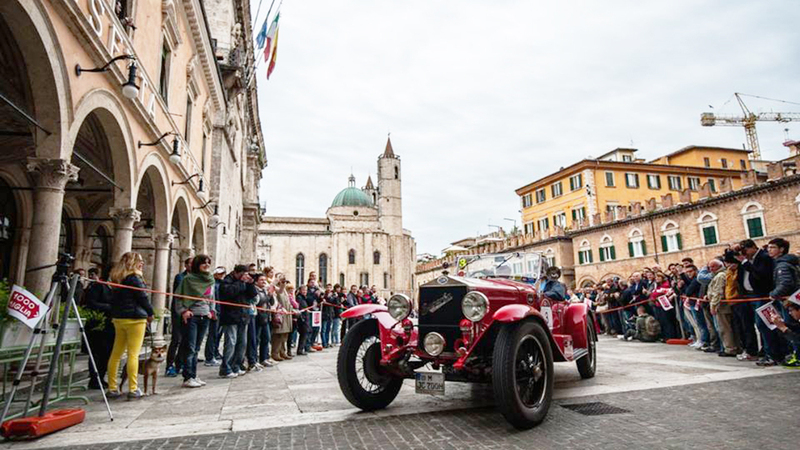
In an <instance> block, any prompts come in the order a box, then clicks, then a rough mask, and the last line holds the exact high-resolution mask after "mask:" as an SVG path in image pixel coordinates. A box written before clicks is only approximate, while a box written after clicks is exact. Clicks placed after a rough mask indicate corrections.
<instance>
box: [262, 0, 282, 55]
mask: <svg viewBox="0 0 800 450" xmlns="http://www.w3.org/2000/svg"><path fill="white" fill-rule="evenodd" d="M280 18H281V13H280V12H279V13H278V14H276V15H275V19H274V20H273V21H272V24H271V25H270V26H269V31H268V32H267V44H266V46H264V62H268V61H269V56H270V53H271V52H272V49H273V48H274V47H275V43H276V42H275V38H277V34H278V19H280Z"/></svg>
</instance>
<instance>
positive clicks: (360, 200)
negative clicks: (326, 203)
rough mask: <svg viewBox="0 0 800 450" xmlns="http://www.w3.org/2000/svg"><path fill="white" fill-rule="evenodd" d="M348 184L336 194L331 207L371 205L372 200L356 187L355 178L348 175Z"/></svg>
mask: <svg viewBox="0 0 800 450" xmlns="http://www.w3.org/2000/svg"><path fill="white" fill-rule="evenodd" d="M348 184H349V186H348V187H346V188H344V189H342V191H341V192H339V193H338V194H336V197H334V199H333V203H331V208H333V207H336V206H372V200H371V199H370V198H369V196H368V195H367V194H365V193H364V191H362V190H361V189H359V188H357V187H356V179H355V177H354V176H352V175H350V179H349V183H348Z"/></svg>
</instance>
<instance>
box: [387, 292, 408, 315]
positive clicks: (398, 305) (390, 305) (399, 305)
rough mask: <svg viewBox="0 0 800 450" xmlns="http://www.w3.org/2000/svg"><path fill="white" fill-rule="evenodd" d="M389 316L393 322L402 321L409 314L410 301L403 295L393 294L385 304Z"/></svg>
mask: <svg viewBox="0 0 800 450" xmlns="http://www.w3.org/2000/svg"><path fill="white" fill-rule="evenodd" d="M386 307H387V309H389V315H390V316H392V319H394V320H403V319H405V318H406V317H408V315H409V314H411V299H410V298H408V296H406V295H403V294H394V295H393V296H392V297H391V298H390V299H389V301H388V302H387V303H386Z"/></svg>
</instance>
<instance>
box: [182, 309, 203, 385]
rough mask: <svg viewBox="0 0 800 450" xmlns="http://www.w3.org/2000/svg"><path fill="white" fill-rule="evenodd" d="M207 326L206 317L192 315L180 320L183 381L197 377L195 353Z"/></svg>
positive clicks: (198, 348)
mask: <svg viewBox="0 0 800 450" xmlns="http://www.w3.org/2000/svg"><path fill="white" fill-rule="evenodd" d="M207 328H208V317H198V316H193V317H192V318H191V319H189V321H188V322H186V323H183V321H181V351H180V352H179V354H180V355H182V356H183V358H184V360H183V381H186V380H190V379H192V378H197V353H198V351H199V350H200V345H201V344H202V343H203V338H204V337H205V334H206V329H207Z"/></svg>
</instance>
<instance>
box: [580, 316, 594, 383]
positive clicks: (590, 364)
mask: <svg viewBox="0 0 800 450" xmlns="http://www.w3.org/2000/svg"><path fill="white" fill-rule="evenodd" d="M586 328H587V330H586V341H587V342H586V350H588V351H589V353H587V354H586V355H585V356H583V357H582V358H581V359H579V360H578V362H577V365H578V373H579V374H581V378H583V379H587V378H593V377H594V374H595V372H596V371H597V337H596V336H595V331H594V322H593V321H592V319H591V318H590V317H588V316H587V317H586Z"/></svg>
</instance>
